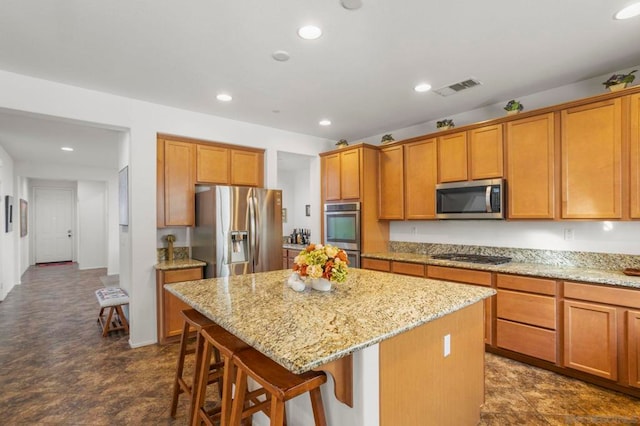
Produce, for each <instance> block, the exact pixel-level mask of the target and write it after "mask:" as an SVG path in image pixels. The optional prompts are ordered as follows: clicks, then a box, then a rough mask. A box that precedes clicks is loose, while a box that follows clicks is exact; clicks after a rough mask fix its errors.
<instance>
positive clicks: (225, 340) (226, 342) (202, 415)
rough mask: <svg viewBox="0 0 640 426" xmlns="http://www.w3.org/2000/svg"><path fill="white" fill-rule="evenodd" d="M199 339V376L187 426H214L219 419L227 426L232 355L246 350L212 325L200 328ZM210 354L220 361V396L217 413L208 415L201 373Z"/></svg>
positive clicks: (204, 379) (205, 388) (230, 391)
mask: <svg viewBox="0 0 640 426" xmlns="http://www.w3.org/2000/svg"><path fill="white" fill-rule="evenodd" d="M200 335H201V336H202V339H203V345H204V348H203V351H202V356H201V357H200V358H201V363H202V364H201V366H200V370H199V371H200V376H199V377H198V381H197V382H196V384H195V385H194V386H195V391H194V393H195V395H196V404H195V412H194V414H193V418H192V422H191V424H192V425H193V426H199V425H200V424H201V422H204V423H205V424H207V425H209V426H213V425H214V420H216V419H217V418H218V417H219V420H220V425H228V424H229V418H230V416H231V398H232V395H231V394H232V387H233V379H234V374H233V373H234V366H233V361H232V358H233V355H234V354H236V353H238V352H240V351H243V350H246V349H249V348H250V346H249V345H247V344H246V343H245V342H243V341H242V340H240V339H238V338H237V337H236V336H234V335H233V334H231V333H229V332H228V331H227V330H225V329H224V328H222V327H220V326H218V325H213V326H208V327H204V328H202V330H201V331H200ZM213 350H217V351H218V352H219V354H220V356H221V358H222V364H223V365H224V367H223V373H222V395H221V403H220V409H219V410H217V411H216V412H214V413H208V412H207V411H206V409H205V396H206V393H207V375H206V374H205V371H206V370H205V369H206V367H207V366H208V365H210V364H211V355H212V352H213Z"/></svg>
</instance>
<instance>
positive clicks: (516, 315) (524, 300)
mask: <svg viewBox="0 0 640 426" xmlns="http://www.w3.org/2000/svg"><path fill="white" fill-rule="evenodd" d="M496 285H497V287H498V294H497V297H496V318H497V319H496V346H497V347H499V348H504V349H508V350H511V351H514V352H518V353H522V354H525V355H529V356H533V357H536V358H540V359H543V360H545V361H549V362H553V363H555V362H556V361H557V309H556V297H555V296H556V285H557V284H556V282H555V281H554V280H549V279H541V278H533V277H523V276H517V275H506V274H497V277H496Z"/></svg>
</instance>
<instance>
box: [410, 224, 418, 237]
mask: <svg viewBox="0 0 640 426" xmlns="http://www.w3.org/2000/svg"><path fill="white" fill-rule="evenodd" d="M411 235H418V227H417V226H412V227H411Z"/></svg>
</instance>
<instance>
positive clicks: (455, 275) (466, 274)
mask: <svg viewBox="0 0 640 426" xmlns="http://www.w3.org/2000/svg"><path fill="white" fill-rule="evenodd" d="M427 277H428V278H434V279H438V280H444V281H457V282H460V283H465V284H473V285H481V286H485V287H491V286H492V282H493V278H492V274H491V272H487V271H477V270H474V269H463V268H450V267H448V266H434V265H428V266H427ZM495 298H496V297H495V296H491V297H489V298H487V299H485V300H484V342H485V343H486V344H488V345H491V344H492V342H493V335H494V331H493V322H494V321H493V318H494V304H495Z"/></svg>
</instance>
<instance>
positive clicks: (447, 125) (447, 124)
mask: <svg viewBox="0 0 640 426" xmlns="http://www.w3.org/2000/svg"><path fill="white" fill-rule="evenodd" d="M453 127H455V124H453V120H451V119H450V118H445V119H444V120H442V121H437V122H436V128H437V129H451V128H453Z"/></svg>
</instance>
